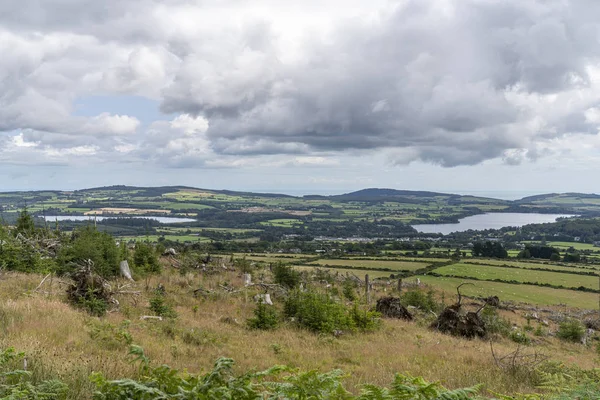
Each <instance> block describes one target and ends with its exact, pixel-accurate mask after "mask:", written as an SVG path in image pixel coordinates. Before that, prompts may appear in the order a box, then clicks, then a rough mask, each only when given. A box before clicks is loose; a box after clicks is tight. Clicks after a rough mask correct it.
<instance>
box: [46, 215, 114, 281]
mask: <svg viewBox="0 0 600 400" xmlns="http://www.w3.org/2000/svg"><path fill="white" fill-rule="evenodd" d="M87 259H90V260H92V261H93V263H94V272H96V273H97V274H98V275H100V276H102V277H104V278H107V277H112V276H116V275H118V274H119V261H120V260H119V248H118V247H117V245H116V243H115V240H114V238H113V237H112V236H111V235H110V234H108V233H106V232H100V231H98V230H97V229H96V228H95V227H94V226H91V225H88V226H86V227H84V228H81V229H77V230H75V231H74V232H73V235H72V236H71V240H70V242H68V243H64V244H63V246H62V247H61V249H60V251H59V253H58V270H57V272H58V273H59V274H65V273H68V272H72V271H73V268H74V265H76V264H77V263H78V262H80V261H82V260H87Z"/></svg>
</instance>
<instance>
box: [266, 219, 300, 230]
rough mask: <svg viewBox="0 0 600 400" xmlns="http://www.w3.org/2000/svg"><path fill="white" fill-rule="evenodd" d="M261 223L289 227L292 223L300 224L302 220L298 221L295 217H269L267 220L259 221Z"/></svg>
mask: <svg viewBox="0 0 600 400" xmlns="http://www.w3.org/2000/svg"><path fill="white" fill-rule="evenodd" d="M260 224H261V225H264V226H278V227H281V228H290V227H292V226H294V225H298V224H300V225H301V224H302V221H299V220H297V219H291V218H280V219H270V220H268V221H265V222H261V223H260Z"/></svg>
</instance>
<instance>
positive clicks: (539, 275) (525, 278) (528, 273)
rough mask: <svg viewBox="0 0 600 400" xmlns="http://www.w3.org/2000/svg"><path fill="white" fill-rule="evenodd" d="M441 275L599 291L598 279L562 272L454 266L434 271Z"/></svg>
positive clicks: (461, 264)
mask: <svg viewBox="0 0 600 400" xmlns="http://www.w3.org/2000/svg"><path fill="white" fill-rule="evenodd" d="M434 272H435V273H437V274H440V275H451V276H458V277H465V278H475V279H479V280H494V279H502V280H507V281H517V282H529V283H539V284H550V285H560V286H564V287H567V288H577V287H580V286H582V287H585V288H588V289H598V277H596V276H587V275H576V274H567V273H561V272H547V271H533V270H528V269H520V268H504V267H493V266H485V265H473V264H464V263H460V264H453V265H448V266H444V267H440V268H438V269H436V270H434Z"/></svg>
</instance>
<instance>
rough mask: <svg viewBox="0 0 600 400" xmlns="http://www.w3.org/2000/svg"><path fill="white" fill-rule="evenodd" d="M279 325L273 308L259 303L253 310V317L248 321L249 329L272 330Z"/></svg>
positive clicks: (277, 315) (277, 316)
mask: <svg viewBox="0 0 600 400" xmlns="http://www.w3.org/2000/svg"><path fill="white" fill-rule="evenodd" d="M278 325H279V314H278V313H277V310H276V309H275V307H273V306H269V305H267V304H265V303H264V302H262V301H261V302H259V303H258V305H257V306H256V308H255V309H254V317H252V318H249V319H248V327H249V328H250V329H261V330H273V329H276V328H277V326H278Z"/></svg>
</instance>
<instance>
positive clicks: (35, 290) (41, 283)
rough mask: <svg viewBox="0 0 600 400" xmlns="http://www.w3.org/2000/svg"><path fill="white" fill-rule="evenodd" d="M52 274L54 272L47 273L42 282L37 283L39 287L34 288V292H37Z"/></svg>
mask: <svg viewBox="0 0 600 400" xmlns="http://www.w3.org/2000/svg"><path fill="white" fill-rule="evenodd" d="M50 275H52V272H50V273H49V274H48V275H46V276H45V277H44V279H42V281H41V282H40V284H39V285H37V287H36V288H35V289H34V290H33V292H34V293H35V292H37V291H38V290H39V289H40V288H41V287H42V285H43V284H44V282H46V279H48V278H49V277H50Z"/></svg>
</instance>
